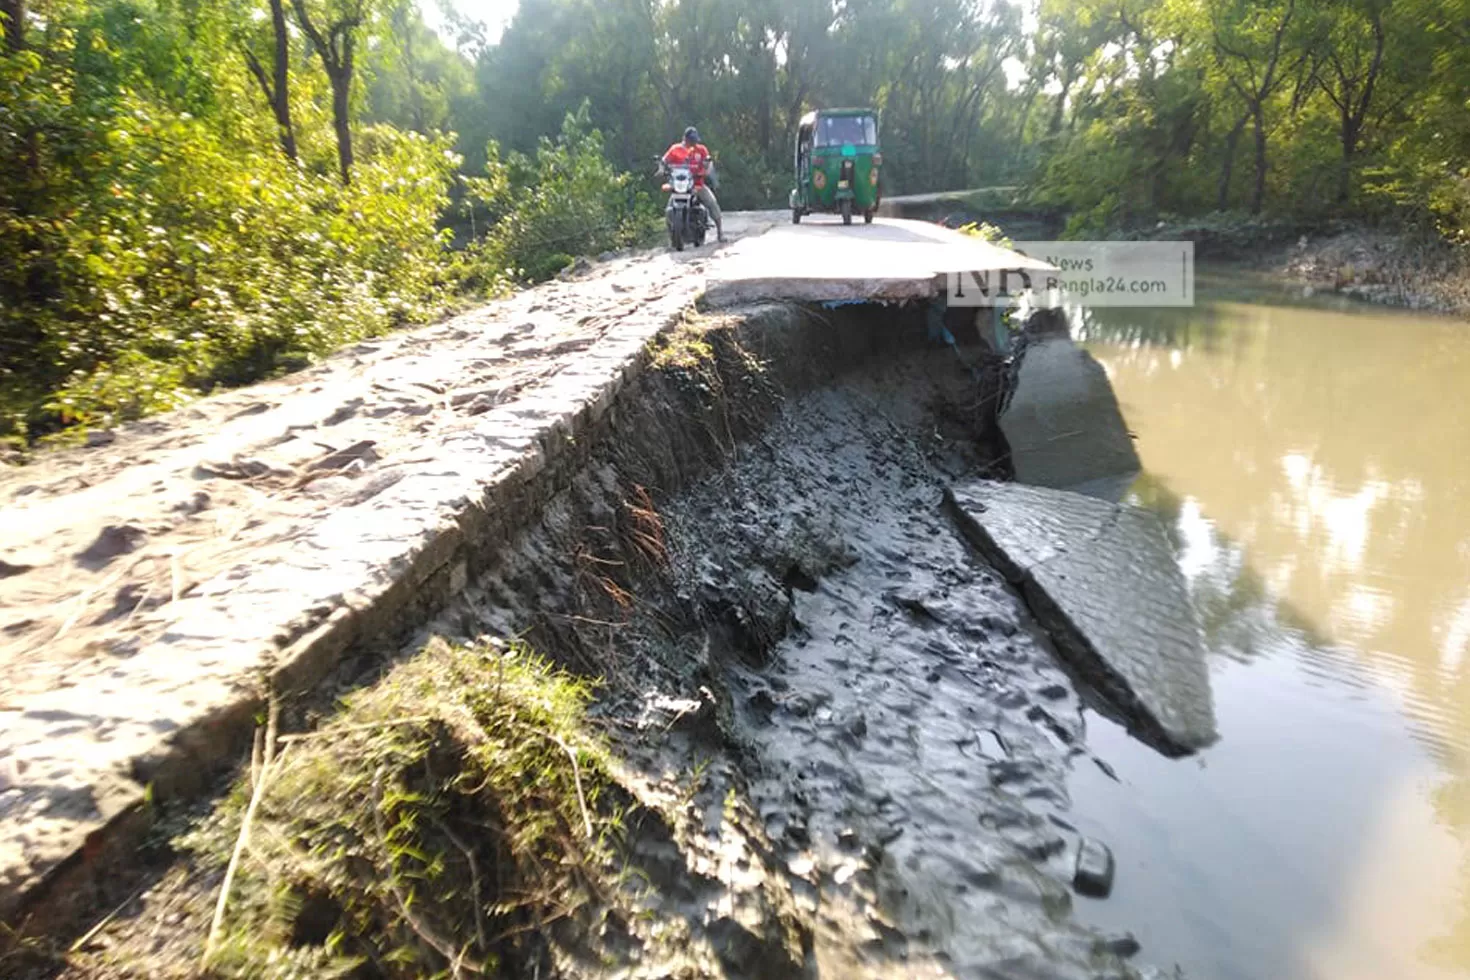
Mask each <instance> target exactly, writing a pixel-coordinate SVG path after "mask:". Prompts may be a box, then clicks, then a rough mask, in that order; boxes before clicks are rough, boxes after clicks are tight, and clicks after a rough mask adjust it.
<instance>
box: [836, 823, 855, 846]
mask: <svg viewBox="0 0 1470 980" xmlns="http://www.w3.org/2000/svg"><path fill="white" fill-rule="evenodd" d="M857 845H858V835H857V831H856V830H853V829H852V828H851V827H843V828H842V829H841V830H839V831H838V832H837V846H838V847H841V848H842V849H843V850H847V851H852V850H856V849H857Z"/></svg>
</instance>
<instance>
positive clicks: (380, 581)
mask: <svg viewBox="0 0 1470 980" xmlns="http://www.w3.org/2000/svg"><path fill="white" fill-rule="evenodd" d="M763 227H764V225H762V224H761V223H760V222H759V221H755V222H751V221H745V222H743V223H737V224H736V228H735V229H734V230H735V231H736V232H737V233H739V232H742V231H743V232H747V233H749V232H751V231H755V232H758V231H760V230H761V229H762V228H763ZM714 254H716V253H715V252H714V251H713V250H710V249H704V250H699V251H691V252H685V253H683V254H678V255H675V254H671V253H667V252H665V251H653V252H647V253H641V254H637V255H633V256H630V257H626V258H623V259H618V260H614V261H610V262H606V263H602V264H599V265H596V266H593V267H592V268H590V269H589V270H585V271H583V272H582V273H580V274H578V275H576V276H575V277H574V278H571V279H568V280H566V281H556V282H551V283H548V284H545V285H543V286H541V287H538V288H536V289H533V290H529V291H527V292H524V293H521V294H519V295H517V296H515V297H513V298H511V299H509V300H506V301H503V302H498V303H492V304H490V305H488V306H485V307H483V308H481V309H478V310H476V311H474V312H471V313H468V314H465V315H463V316H459V317H455V318H453V319H451V320H449V321H446V322H444V323H442V324H438V325H435V326H431V327H428V328H424V329H421V330H416V331H411V332H407V333H402V334H397V335H394V336H390V337H386V338H383V339H381V340H377V341H374V342H371V343H365V344H360V345H358V346H356V347H353V348H350V349H348V350H345V351H342V352H341V353H339V354H337V355H335V356H333V357H331V358H329V359H328V360H327V361H326V362H324V363H323V364H322V365H320V366H319V367H316V368H313V369H311V370H308V371H304V372H301V373H299V374H295V375H292V376H290V377H288V378H285V379H282V380H280V381H277V382H271V383H268V384H262V385H257V386H254V387H251V388H246V389H241V390H238V391H232V392H229V393H226V394H222V395H220V396H218V397H213V398H208V399H204V400H201V401H200V402H198V403H196V404H194V405H192V406H190V407H188V408H186V409H183V410H181V411H179V412H174V413H170V414H168V415H164V416H160V417H157V418H155V419H151V420H148V421H145V422H143V423H140V424H137V425H134V426H130V427H128V428H127V429H125V430H122V431H119V432H118V433H116V435H115V437H112V438H110V439H107V438H105V439H102V440H96V441H97V442H98V443H100V444H97V445H93V446H91V447H89V448H84V449H78V450H73V451H68V452H64V453H59V454H56V455H53V456H50V457H47V458H45V459H43V460H41V461H39V462H37V463H35V464H34V465H30V466H25V467H19V468H13V469H8V470H6V471H4V472H3V473H0V542H3V544H0V677H3V678H4V684H3V694H0V914H5V913H6V912H7V909H8V908H9V907H10V906H11V905H12V903H13V902H15V901H18V900H19V898H20V896H22V895H24V894H26V893H27V891H28V890H29V889H31V888H32V887H34V886H35V884H36V883H37V882H38V881H40V880H41V879H42V877H44V876H45V875H47V874H49V873H50V871H51V870H52V869H55V868H57V867H58V866H59V863H60V862H61V861H63V860H64V859H65V858H67V857H68V856H70V855H74V854H76V853H78V850H79V849H80V848H81V847H82V846H83V843H84V841H86V840H87V839H89V838H88V835H89V834H91V833H92V832H94V831H96V830H98V829H100V828H102V827H103V826H106V825H108V824H109V823H110V822H112V821H114V820H117V819H121V818H122V817H124V816H125V815H126V814H127V813H129V812H130V811H132V810H134V809H136V807H137V805H138V804H139V803H140V802H141V800H142V799H143V798H144V797H145V796H146V794H147V793H148V792H149V788H148V784H149V783H151V782H154V781H155V780H158V781H160V788H163V789H167V788H168V786H169V785H170V784H171V783H172V782H173V781H175V780H176V779H180V778H181V779H184V780H185V781H186V782H187V780H188V779H189V778H190V777H189V774H188V769H189V768H190V766H191V765H192V763H190V762H189V761H188V759H187V757H188V756H189V755H190V754H191V753H192V754H195V755H199V756H200V761H201V764H202V763H203V762H207V761H208V759H209V756H210V754H211V752H212V751H213V750H212V749H211V747H210V746H209V745H208V744H207V743H209V742H211V741H223V740H221V739H217V738H216V737H215V736H213V735H211V734H210V732H211V731H215V730H216V729H218V728H220V727H221V726H226V725H230V724H234V723H236V722H237V721H239V720H241V719H238V718H236V717H235V716H236V715H239V714H240V710H241V709H243V710H245V711H246V712H247V715H248V711H249V710H251V709H250V707H249V705H250V704H251V703H252V702H253V701H254V700H256V699H258V696H259V692H260V691H261V690H262V689H263V688H262V685H263V683H264V678H265V675H266V674H267V673H269V672H270V671H272V670H274V669H276V666H275V665H276V664H277V662H278V659H282V660H287V661H289V659H290V651H291V650H292V649H293V644H297V643H298V641H300V642H301V643H307V642H308V639H309V638H310V637H312V636H314V635H316V634H317V633H320V632H321V631H324V630H326V631H330V630H333V629H337V630H338V632H342V629H345V628H347V627H348V625H350V621H351V619H352V618H353V617H354V616H356V615H358V614H359V613H360V612H362V611H363V610H367V609H371V608H373V607H374V606H376V605H377V604H378V603H377V598H376V597H377V596H379V595H381V594H383V593H385V592H389V591H392V590H395V589H396V590H397V591H399V592H402V591H403V585H404V582H403V581H402V579H403V577H404V576H405V575H406V574H408V573H407V572H406V571H405V569H406V568H407V566H405V565H404V564H403V563H404V562H405V561H410V562H412V561H413V560H417V559H415V557H414V556H418V558H423V559H424V560H425V561H426V562H427V564H428V567H430V568H432V567H433V566H434V561H435V560H436V559H435V556H434V554H433V551H434V549H435V548H436V547H440V548H442V546H443V545H442V543H443V542H444V541H445V540H456V538H455V535H456V534H458V531H457V530H456V525H457V522H458V521H459V520H460V517H461V515H462V512H463V510H464V506H465V502H466V500H467V498H468V499H470V500H473V499H476V498H477V496H478V497H483V495H484V494H485V493H487V492H492V488H494V487H496V486H498V485H501V484H504V481H505V480H506V479H508V478H517V479H526V478H529V477H528V476H527V474H534V473H535V472H536V471H537V470H538V469H539V468H540V467H543V466H544V465H546V460H547V459H548V458H549V457H550V455H551V454H552V450H553V449H558V447H557V446H553V445H551V444H550V443H548V442H547V440H548V439H557V438H560V439H562V440H569V439H571V438H572V437H573V434H574V429H575V428H576V426H577V425H578V424H579V420H583V419H585V418H586V417H587V416H588V413H589V412H592V413H595V412H596V411H598V410H599V409H600V408H602V407H605V405H606V401H607V399H608V398H609V397H610V396H611V393H612V392H613V391H615V390H616V388H617V386H618V385H619V384H620V383H621V379H622V377H623V374H624V372H625V371H626V370H627V369H628V367H629V365H630V364H632V363H633V362H634V361H635V360H636V359H637V357H638V356H639V354H640V351H641V350H642V349H643V348H644V346H645V345H646V344H647V342H648V340H649V339H650V338H652V337H653V336H654V335H656V334H657V333H658V332H659V331H661V330H663V329H665V328H666V327H667V326H668V325H669V324H670V323H671V322H672V321H673V320H674V319H675V318H676V317H677V316H678V315H679V313H680V311H682V310H684V309H686V308H687V307H688V306H689V304H690V303H691V302H692V300H693V299H694V297H695V296H696V295H697V294H698V293H699V291H700V290H701V288H702V286H703V283H704V276H705V273H706V271H707V268H708V266H709V263H710V261H711V258H712V256H713V255H714ZM558 433H559V434H560V435H559V436H558V435H557V434H558ZM490 519H492V520H497V519H498V520H505V519H506V517H505V516H504V515H492V516H491V518H490ZM446 532H447V533H448V534H449V538H448V539H446V538H445V534H446ZM425 556H426V557H425ZM453 574H458V575H461V576H462V575H463V574H464V570H463V568H462V567H460V568H459V570H458V571H457V572H454V573H453ZM409 577H410V578H412V576H411V575H410V576H409ZM411 600H412V596H400V597H399V604H401V602H403V601H411ZM339 627H342V629H339ZM363 628H366V629H370V630H371V629H381V625H378V626H364V627H363ZM303 638H307V639H303ZM242 690H243V691H248V692H249V694H248V698H247V697H244V696H242V694H241V693H240V692H241V691H242ZM201 726H202V727H201ZM186 732H187V733H191V734H190V735H189V736H188V737H184V735H183V733H186ZM180 753H183V756H184V760H183V761H182V762H180ZM165 758H167V759H170V760H172V761H171V762H170V763H169V765H170V766H171V767H172V772H171V773H164V772H162V771H160V770H159V760H161V759H165ZM180 766H182V767H183V768H182V769H181V768H180ZM89 846H90V845H89Z"/></svg>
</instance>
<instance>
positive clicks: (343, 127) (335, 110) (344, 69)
mask: <svg viewBox="0 0 1470 980" xmlns="http://www.w3.org/2000/svg"><path fill="white" fill-rule="evenodd" d="M291 5H292V6H293V7H294V8H295V9H296V19H297V21H299V22H300V24H301V30H302V31H303V32H305V34H306V36H307V38H308V39H309V40H310V41H311V46H312V47H313V48H315V49H316V53H317V55H318V56H319V57H320V58H321V59H322V68H323V69H324V70H325V71H326V73H327V81H329V82H331V84H332V129H333V131H335V132H336V134H337V167H338V169H339V170H340V171H341V173H342V183H343V185H344V186H345V185H347V184H350V183H352V55H353V45H354V37H355V34H354V32H355V31H356V30H357V28H358V27H360V26H361V25H362V7H361V5H360V4H359V5H358V8H357V9H356V11H354V12H353V13H352V14H350V15H349V16H347V17H344V18H343V19H342V20H339V21H337V22H336V23H335V24H333V25H332V26H331V27H330V28H328V29H327V33H326V34H325V35H324V34H322V32H321V31H320V30H318V28H317V25H316V24H315V22H313V21H312V19H311V12H310V11H308V10H307V9H306V4H305V2H304V0H291Z"/></svg>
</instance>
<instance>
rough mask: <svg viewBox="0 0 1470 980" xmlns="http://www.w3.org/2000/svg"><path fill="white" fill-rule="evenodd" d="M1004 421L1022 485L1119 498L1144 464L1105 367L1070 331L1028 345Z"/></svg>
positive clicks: (1020, 364)
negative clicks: (1076, 342) (1074, 339)
mask: <svg viewBox="0 0 1470 980" xmlns="http://www.w3.org/2000/svg"><path fill="white" fill-rule="evenodd" d="M999 422H1000V429H1001V432H1002V433H1003V434H1004V435H1005V438H1006V444H1007V445H1008V446H1009V447H1010V451H1011V462H1012V464H1013V465H1014V467H1015V473H1016V479H1017V480H1018V481H1020V482H1021V483H1029V484H1032V485H1034V486H1041V487H1054V488H1057V489H1065V490H1076V491H1078V492H1079V493H1087V494H1089V495H1091V496H1097V497H1103V498H1106V499H1111V500H1114V501H1116V500H1120V499H1122V495H1123V491H1124V490H1126V489H1127V487H1128V485H1129V484H1130V483H1132V482H1133V477H1134V476H1136V475H1137V474H1138V471H1139V469H1140V463H1139V460H1138V453H1137V452H1136V451H1135V450H1134V448H1133V439H1132V437H1131V436H1129V435H1128V427H1127V425H1125V424H1124V422H1123V414H1122V412H1120V411H1119V409H1118V400H1117V398H1116V397H1115V396H1114V395H1113V386H1112V385H1111V384H1110V383H1109V382H1108V376H1107V372H1105V371H1104V370H1103V368H1102V365H1100V364H1098V363H1097V361H1095V360H1093V359H1092V355H1090V354H1088V353H1087V351H1085V350H1083V349H1082V348H1081V347H1078V346H1077V345H1076V344H1075V343H1073V342H1072V340H1071V338H1069V337H1067V336H1045V337H1043V338H1041V339H1038V340H1034V341H1033V342H1031V343H1029V344H1027V345H1026V347H1025V348H1024V349H1023V350H1022V352H1021V355H1020V363H1019V365H1018V367H1017V368H1016V374H1015V378H1014V382H1013V388H1012V393H1011V396H1010V399H1009V400H1008V401H1007V402H1006V405H1005V408H1004V409H1003V410H1002V412H1001V414H1000V420H999Z"/></svg>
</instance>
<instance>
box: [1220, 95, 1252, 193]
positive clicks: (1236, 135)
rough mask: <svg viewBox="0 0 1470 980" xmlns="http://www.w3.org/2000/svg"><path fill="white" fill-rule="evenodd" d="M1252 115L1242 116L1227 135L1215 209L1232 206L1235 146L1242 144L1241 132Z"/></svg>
mask: <svg viewBox="0 0 1470 980" xmlns="http://www.w3.org/2000/svg"><path fill="white" fill-rule="evenodd" d="M1249 119H1250V115H1249V114H1247V115H1244V116H1241V117H1240V121H1239V122H1237V123H1236V124H1235V125H1234V126H1232V127H1230V134H1229V135H1228V136H1226V137H1225V159H1224V161H1223V162H1222V163H1221V165H1220V190H1219V194H1218V195H1217V196H1216V200H1215V210H1217V211H1224V210H1225V209H1226V208H1227V207H1229V206H1230V177H1231V174H1232V173H1233V172H1234V170H1235V148H1236V147H1237V146H1239V145H1240V134H1241V133H1243V132H1245V124H1246V122H1247V121H1249Z"/></svg>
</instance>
